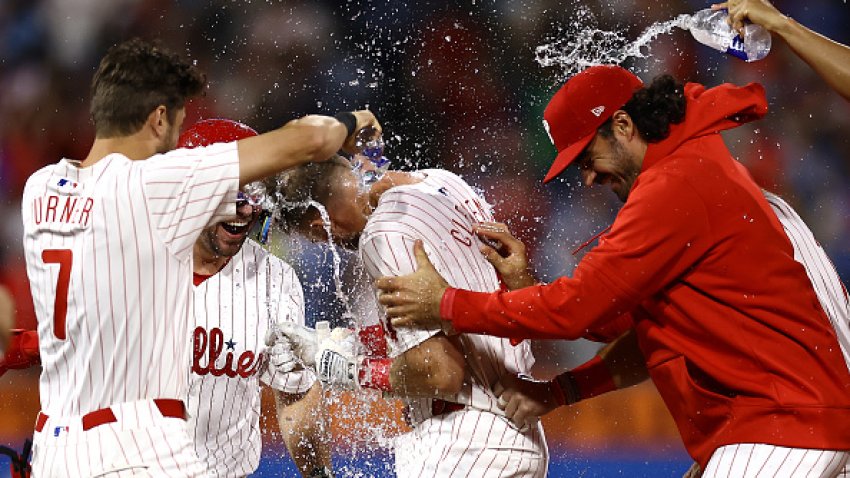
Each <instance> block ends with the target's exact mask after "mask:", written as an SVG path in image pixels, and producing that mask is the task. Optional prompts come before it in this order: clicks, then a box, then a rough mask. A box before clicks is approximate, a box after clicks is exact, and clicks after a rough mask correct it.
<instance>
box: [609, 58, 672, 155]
mask: <svg viewBox="0 0 850 478" xmlns="http://www.w3.org/2000/svg"><path fill="white" fill-rule="evenodd" d="M686 106H687V103H686V101H685V87H684V85H683V84H682V82H680V81H679V80H677V79H675V78H673V77H672V76H670V75H661V76H657V77H656V78H655V79H654V80H652V83H651V84H650V85H649V86H647V87H644V88H641V89H640V90H638V91H636V92H635V94H634V95H633V96H632V99H630V100H629V102H628V103H626V105H625V106H623V107H622V108H621V109H622V110H623V111H625V112H626V113H628V114H629V116H631V118H632V121H634V123H635V126H637V129H638V132H640V136H641V138H643V139H644V141H646V142H648V143H656V142H658V141H661V140H663V139H665V138H667V136H668V135H669V134H670V125H671V124H678V123H681V122H682V121H683V120H684V119H685V108H686ZM599 134H601V135H602V136H603V137H605V138H611V137H612V136H613V134H614V133H613V130H612V119H610V118H609V119H608V121H606V122H605V123H604V124H603V125H602V126H600V127H599Z"/></svg>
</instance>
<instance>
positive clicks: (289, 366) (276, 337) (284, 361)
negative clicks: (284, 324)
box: [266, 325, 302, 373]
mask: <svg viewBox="0 0 850 478" xmlns="http://www.w3.org/2000/svg"><path fill="white" fill-rule="evenodd" d="M266 355H268V357H269V368H270V369H271V371H272V372H273V373H274V372H280V373H288V372H291V371H293V370H295V369H299V368H302V366H301V364H300V363H299V359H298V355H297V354H296V353H295V350H294V349H293V345H292V341H291V340H290V339H289V337H287V336H286V335H284V334H282V333H281V332H280V330H278V328H277V326H274V325H273V326H271V327H269V329H268V330H267V331H266Z"/></svg>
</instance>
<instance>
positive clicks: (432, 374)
mask: <svg viewBox="0 0 850 478" xmlns="http://www.w3.org/2000/svg"><path fill="white" fill-rule="evenodd" d="M464 372H465V362H464V360H463V355H462V354H461V353H460V352H459V351H458V349H457V347H456V346H455V345H454V344H453V343H452V341H451V340H450V339H449V338H448V337H445V336H443V335H437V336H434V337H432V338H430V339H428V340H426V341H425V342H423V343H421V344H419V345H418V346H416V347H414V348H413V349H410V350H408V351H406V352H405V353H403V354H402V355H400V356H398V357H396V358H395V359H394V360H393V364H392V368H391V369H390V384H391V385H392V392H393V393H394V394H396V395H398V396H404V397H409V398H414V397H416V398H437V397H449V396H452V395H456V394H457V393H458V392H460V390H461V388H462V386H463V380H464Z"/></svg>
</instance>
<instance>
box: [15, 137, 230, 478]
mask: <svg viewBox="0 0 850 478" xmlns="http://www.w3.org/2000/svg"><path fill="white" fill-rule="evenodd" d="M238 188H239V158H238V153H237V149H236V145H235V143H230V144H219V145H214V146H211V147H208V148H197V149H193V150H182V149H181V150H175V151H172V152H169V153H166V154H162V155H156V156H153V157H151V158H149V159H147V160H144V161H131V160H130V159H128V158H127V157H125V156H123V155H120V154H111V155H109V156H106V157H105V158H103V159H101V160H100V161H98V162H97V163H95V164H94V165H92V166H89V167H86V168H80V167H79V163H78V162H76V161H73V160H69V159H63V160H61V161H59V162H58V163H56V164H54V165H51V166H47V167H45V168H42V169H41V170H39V171H37V172H36V173H35V174H33V175H32V176H31V177H30V178H29V180H28V181H27V184H26V187H25V189H24V196H23V202H22V209H23V222H24V249H25V254H26V262H27V274H28V276H29V280H30V285H31V289H32V293H33V301H34V305H35V311H36V315H37V317H38V335H39V349H40V353H41V361H42V372H41V379H40V383H39V387H40V394H41V407H42V412H43V413H45V414H46V415H48V416H49V417H50V419H51V420H54V421H55V420H59V417H71V419H70V420H69V421H70V422H71V423H74V422H76V418H73V417H80V416H82V415H85V414H87V413H89V412H92V411H94V410H98V409H103V408H106V407H109V406H111V405H115V404H120V403H127V402H134V403H135V402H138V401H143V400H147V399H154V398H167V399H180V400H182V399H185V397H186V395H187V392H188V379H187V378H188V377H187V375H186V372H185V368H184V366H175V364H189V363H190V357H191V355H190V353H191V346H190V344H191V342H190V340H189V339H190V329H189V321H190V320H191V319H190V318H191V316H192V282H191V280H192V247H193V245H194V243H195V240H196V239H197V238H198V235H199V234H200V232H201V230H202V229H203V228H204V227H206V226H207V224H209V223H211V222H217V221H220V220H223V219H226V218H227V217H233V216H234V215H235V213H236V209H235V200H236V192H237V190H238ZM171 420H172V421H178V422H180V424H181V425H179V427H180V429H182V430H183V432H182V433H184V434H186V424H185V422H183V421H182V420H174V419H171ZM77 432H80V433H84V432H81V431H80V430H77V429H76V427H69V428H68V429H67V430H63V433H77ZM45 435H47V434H46V433H36V447H37V448H36V451H35V453H36V454H38V453H39V451H40V450H41V449H42V448H44V447H45V446H50V443H53V442H49V443H48V442H45ZM51 436H52V435H51ZM186 438H187V443H188V444H189V446H190V447H191V442H189V441H188V435H186ZM181 439H182V437H181ZM110 444H112V445H114V444H115V443H109V442H102V443H101V445H102V446H104V447H106V446H109V445H110ZM122 446H124V447H126V448H133V447H142V448H153V447H152V446H151V445H150V444H149V443H137V444H134V443H130V444H122ZM66 452H72V451H70V450H66ZM128 453H129V452H128ZM191 455H192V456H194V457H195V458H194V459H195V461H197V456H196V455H195V454H194V452H193V453H191ZM93 466H94V465H93ZM65 472H66V473H70V474H71V475H75V474H76V473H75V472H74V471H72V470H65ZM172 476H177V475H172Z"/></svg>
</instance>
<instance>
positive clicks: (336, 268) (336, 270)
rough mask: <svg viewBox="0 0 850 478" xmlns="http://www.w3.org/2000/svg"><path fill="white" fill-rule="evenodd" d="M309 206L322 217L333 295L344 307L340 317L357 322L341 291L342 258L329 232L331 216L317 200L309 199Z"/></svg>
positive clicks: (346, 298) (348, 302) (349, 303)
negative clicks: (328, 250)
mask: <svg viewBox="0 0 850 478" xmlns="http://www.w3.org/2000/svg"><path fill="white" fill-rule="evenodd" d="M310 206H313V207H314V208H316V210H317V211H319V215H320V216H321V217H322V224H323V225H324V228H325V233H326V234H327V235H328V247H330V250H331V257H332V258H333V277H334V289H336V290H334V295H335V296H336V298H337V299H339V302H340V303H341V304H342V307H343V309H345V310H344V311H343V315H342V317H343V319H345V323H347V324H352V325H354V324H357V321H356V320H355V315H354V312H352V309H351V302H350V301H349V300H348V295H347V294H346V293H345V292H343V288H342V273H341V272H340V264H342V259H341V258H340V257H339V251H338V250H337V248H336V245H335V244H334V242H333V235H332V234H331V217H330V215H328V210H327V209H325V206H323V205H321V204H319V203H318V202H316V201H313V200H311V201H310Z"/></svg>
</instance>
